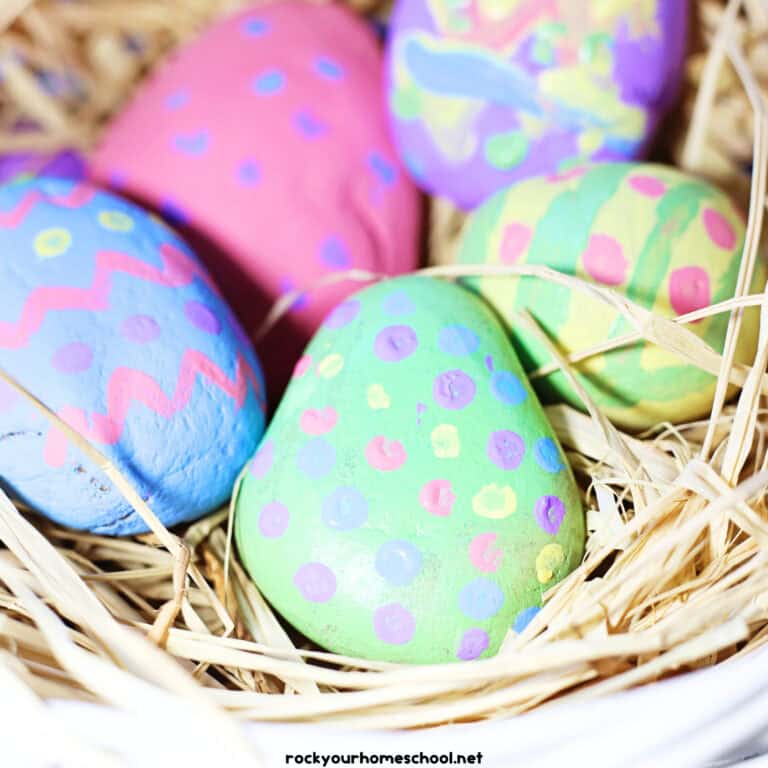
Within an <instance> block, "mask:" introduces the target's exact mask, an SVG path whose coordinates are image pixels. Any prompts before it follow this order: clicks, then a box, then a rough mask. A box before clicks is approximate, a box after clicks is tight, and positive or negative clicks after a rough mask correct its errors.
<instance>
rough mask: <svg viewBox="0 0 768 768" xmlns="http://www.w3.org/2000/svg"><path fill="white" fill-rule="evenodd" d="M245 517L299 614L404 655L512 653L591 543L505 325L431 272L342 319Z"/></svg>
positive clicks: (248, 485) (420, 658) (319, 627)
mask: <svg viewBox="0 0 768 768" xmlns="http://www.w3.org/2000/svg"><path fill="white" fill-rule="evenodd" d="M235 514H236V518H235V520H236V524H235V530H236V537H237V543H238V546H239V550H240V554H241V556H242V558H243V560H244V562H245V564H246V567H247V568H248V570H249V572H250V574H251V576H252V577H253V579H254V581H255V583H256V584H257V586H258V587H259V589H261V590H262V592H263V593H264V595H265V596H266V597H267V598H268V599H269V600H270V601H271V602H272V604H273V605H274V606H275V607H276V608H277V610H278V611H279V612H280V613H282V615H283V616H284V617H285V618H286V619H287V620H288V621H290V622H291V623H292V624H293V625H294V626H295V627H297V628H298V629H299V630H301V631H302V632H303V633H304V634H306V635H308V636H309V637H310V638H312V639H313V640H314V641H315V642H317V643H318V644H320V645H321V646H324V647H325V648H329V649H331V650H333V651H336V652H339V653H344V654H351V655H354V656H358V657H366V658H371V659H384V660H388V661H400V662H418V663H433V662H446V661H456V660H470V659H475V658H479V657H487V656H490V655H493V654H495V653H496V651H497V650H498V648H499V646H500V644H501V642H502V640H503V639H504V637H505V635H506V633H507V631H508V630H510V629H515V631H520V630H521V629H522V628H523V627H524V626H525V624H526V622H527V621H528V620H529V619H530V618H531V617H532V616H533V615H534V614H535V612H536V610H537V609H538V606H539V605H540V603H541V597H542V594H543V592H544V591H545V590H546V589H548V588H549V587H551V586H553V585H554V584H555V583H556V582H557V581H559V580H560V579H562V578H563V577H564V576H565V575H567V574H568V573H569V571H571V570H572V569H573V568H574V567H576V566H577V565H578V563H579V562H580V559H581V556H582V552H583V548H584V520H583V516H582V509H581V504H580V497H579V492H578V489H577V487H576V485H575V483H574V480H573V476H572V474H571V471H570V469H569V467H568V465H567V462H566V459H565V457H564V455H563V452H562V450H561V448H560V446H559V444H558V442H557V439H556V438H555V435H554V432H553V430H552V427H551V425H550V424H549V423H548V421H547V419H546V417H545V415H544V412H543V410H542V408H541V406H540V404H539V402H538V400H537V399H536V396H535V394H534V393H533V391H532V390H531V388H530V386H529V384H528V382H527V381H526V379H525V376H524V375H523V372H522V369H521V367H520V364H519V362H518V360H517V358H516V357H515V354H514V352H513V350H512V348H511V346H510V345H509V342H508V340H507V339H506V337H505V334H504V330H503V328H502V326H501V324H500V323H499V321H498V320H497V319H496V318H495V317H494V315H493V314H492V313H491V312H490V311H489V310H488V308H487V307H486V306H485V305H484V304H483V303H482V302H481V301H480V300H478V299H477V298H476V297H475V296H473V295H472V293H471V292H469V291H466V290H465V289H462V288H460V287H458V286H455V285H452V284H450V283H443V282H439V281H436V280H431V279H429V278H425V277H416V276H413V277H400V278H396V279H394V280H388V281H385V282H381V283H378V284H376V285H374V286H372V287H369V288H366V289H365V290H363V291H361V292H359V293H357V294H355V295H354V296H353V297H351V298H349V299H347V300H346V301H345V302H343V303H342V304H339V305H338V306H337V307H336V308H335V309H334V310H333V312H332V313H331V314H330V315H329V316H328V317H327V319H326V320H325V322H324V324H323V326H322V328H321V329H320V330H319V331H318V333H317V334H316V335H315V337H314V339H313V340H312V342H311V344H310V345H309V347H308V348H307V350H306V353H305V354H304V356H303V357H302V358H301V360H300V362H299V364H298V366H297V367H296V371H295V373H294V378H293V380H292V381H291V384H290V385H289V387H288V390H287V391H286V394H285V396H284V398H283V401H282V402H281V404H280V407H279V409H278V411H277V413H276V415H275V417H274V420H273V421H272V423H271V425H270V427H269V429H268V430H267V433H266V434H265V437H264V440H263V441H262V443H261V446H260V447H259V451H258V453H257V454H256V456H255V458H254V459H253V461H252V462H251V463H250V465H249V469H248V472H247V473H246V475H245V480H244V482H243V484H242V486H241V490H240V494H239V497H238V499H237V506H236V513H235Z"/></svg>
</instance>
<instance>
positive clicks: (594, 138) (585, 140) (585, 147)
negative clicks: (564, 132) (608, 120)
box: [578, 131, 605, 155]
mask: <svg viewBox="0 0 768 768" xmlns="http://www.w3.org/2000/svg"><path fill="white" fill-rule="evenodd" d="M604 138H605V137H604V134H603V132H602V131H582V132H581V133H580V134H579V138H578V142H579V152H580V153H581V154H583V155H591V154H593V153H594V152H597V150H598V149H600V146H601V145H602V143H603V139H604Z"/></svg>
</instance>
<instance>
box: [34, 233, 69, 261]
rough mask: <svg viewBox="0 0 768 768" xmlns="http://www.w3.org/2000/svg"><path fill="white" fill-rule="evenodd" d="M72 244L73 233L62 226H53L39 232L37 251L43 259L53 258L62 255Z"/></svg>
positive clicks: (36, 239)
mask: <svg viewBox="0 0 768 768" xmlns="http://www.w3.org/2000/svg"><path fill="white" fill-rule="evenodd" d="M70 245H72V235H70V234H69V230H66V229H63V228H62V227H52V228H51V229H44V230H42V231H41V232H38V233H37V237H35V252H36V253H37V255H38V257H39V258H41V259H53V258H55V257H56V256H61V254H62V253H64V252H65V251H66V250H67V249H68V248H69V246H70Z"/></svg>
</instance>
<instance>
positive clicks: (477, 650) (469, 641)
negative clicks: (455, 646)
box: [456, 627, 489, 661]
mask: <svg viewBox="0 0 768 768" xmlns="http://www.w3.org/2000/svg"><path fill="white" fill-rule="evenodd" d="M488 643H489V639H488V633H487V632H486V631H485V630H483V629H480V628H479V627H472V629H468V630H467V631H466V632H465V633H464V634H463V635H462V637H461V643H460V644H459V650H458V651H457V652H456V657H457V658H459V659H461V660H462V661H472V659H476V658H477V657H478V656H480V654H481V653H482V652H483V651H484V650H485V649H486V648H487V647H488Z"/></svg>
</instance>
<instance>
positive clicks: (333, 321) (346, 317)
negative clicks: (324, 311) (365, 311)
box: [324, 299, 360, 328]
mask: <svg viewBox="0 0 768 768" xmlns="http://www.w3.org/2000/svg"><path fill="white" fill-rule="evenodd" d="M359 312H360V302H359V301H358V300H357V299H348V300H347V301H343V302H342V303H341V304H339V305H338V306H336V307H335V308H334V309H333V311H332V312H331V313H330V314H329V315H328V317H327V318H326V319H325V323H324V325H325V327H326V328H343V327H344V326H345V325H349V324H350V323H351V322H352V321H353V320H354V319H355V318H356V317H357V315H358V314H359Z"/></svg>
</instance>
